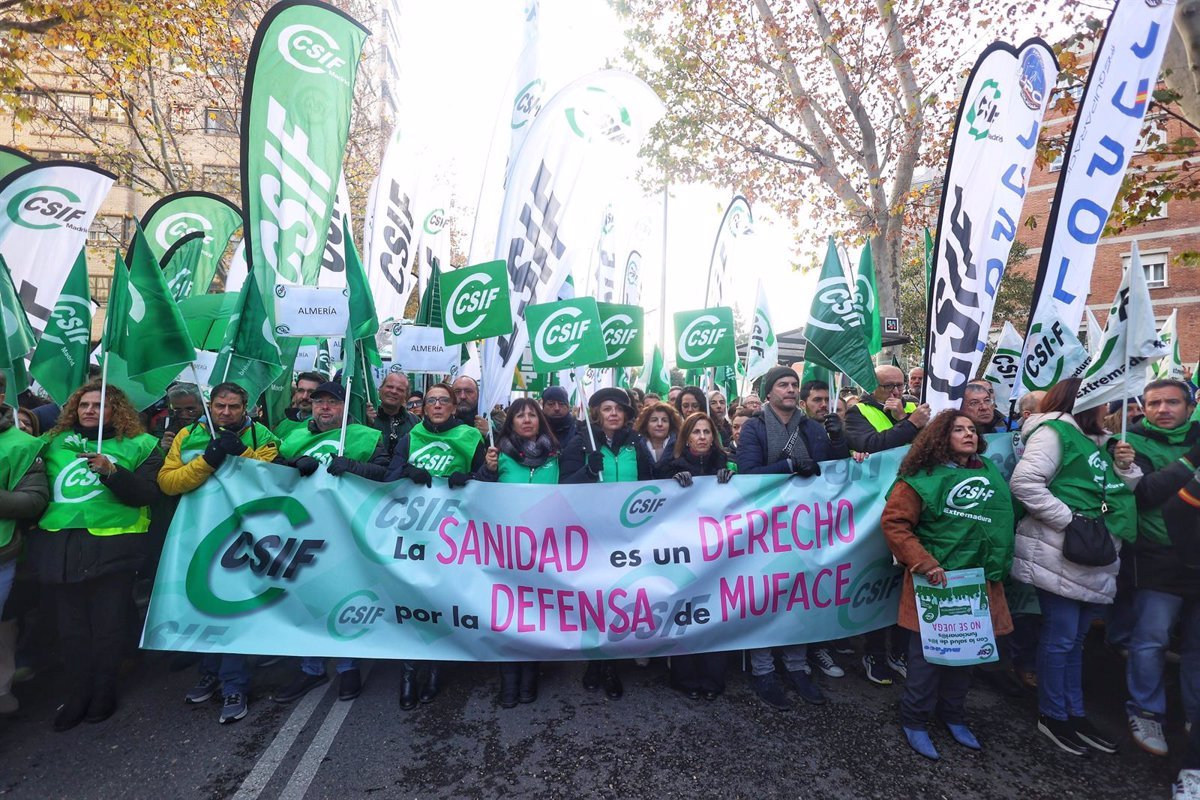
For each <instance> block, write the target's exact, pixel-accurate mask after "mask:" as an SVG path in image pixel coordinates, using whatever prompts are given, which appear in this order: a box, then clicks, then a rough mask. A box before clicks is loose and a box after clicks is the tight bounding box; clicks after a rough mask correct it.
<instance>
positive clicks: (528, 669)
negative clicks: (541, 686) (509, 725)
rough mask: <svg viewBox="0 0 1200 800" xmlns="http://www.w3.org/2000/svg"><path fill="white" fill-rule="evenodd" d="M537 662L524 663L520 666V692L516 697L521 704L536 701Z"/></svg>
mask: <svg viewBox="0 0 1200 800" xmlns="http://www.w3.org/2000/svg"><path fill="white" fill-rule="evenodd" d="M537 684H538V662H536V661H526V662H525V663H524V664H522V665H521V692H520V695H519V696H518V697H517V699H518V700H520V701H521V702H522V703H532V702H533V701H534V700H537Z"/></svg>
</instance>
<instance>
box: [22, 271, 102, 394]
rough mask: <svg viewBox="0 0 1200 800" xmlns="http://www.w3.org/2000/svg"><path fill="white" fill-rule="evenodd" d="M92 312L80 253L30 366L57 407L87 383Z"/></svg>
mask: <svg viewBox="0 0 1200 800" xmlns="http://www.w3.org/2000/svg"><path fill="white" fill-rule="evenodd" d="M93 310H94V308H93V303H92V298H91V294H90V290H89V287H88V274H87V254H86V252H85V251H84V250H80V251H79V256H78V257H77V258H76V259H75V266H73V267H72V268H71V274H70V275H68V276H67V282H66V284H65V285H64V286H63V289H62V292H61V293H60V294H59V295H58V302H56V303H55V304H54V313H53V314H52V315H51V316H50V321H49V322H48V323H47V324H46V329H45V330H44V331H42V338H41V339H39V340H38V343H37V349H36V350H34V352H33V360H32V361H30V362H29V371H30V372H32V373H33V377H35V378H37V380H38V383H40V384H41V385H42V388H43V389H45V390H46V394H48V395H50V399H51V400H53V401H54V402H56V403H58V404H59V405H60V406H62V405H66V403H67V400H68V399H69V398H70V397H71V392H73V391H75V390H76V389H78V388H79V387H80V386H82V385H83V384H84V383H86V382H87V377H88V353H89V352H90V351H91V349H92V344H91V337H92V312H93Z"/></svg>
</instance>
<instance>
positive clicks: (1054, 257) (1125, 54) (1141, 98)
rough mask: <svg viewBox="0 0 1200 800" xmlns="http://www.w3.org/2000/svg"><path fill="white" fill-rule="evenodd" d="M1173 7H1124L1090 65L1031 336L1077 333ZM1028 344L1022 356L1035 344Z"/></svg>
mask: <svg viewBox="0 0 1200 800" xmlns="http://www.w3.org/2000/svg"><path fill="white" fill-rule="evenodd" d="M1174 14H1175V0H1154V1H1153V2H1149V1H1148V0H1122V1H1121V2H1119V3H1118V4H1117V7H1116V8H1115V9H1113V13H1112V17H1111V18H1110V19H1109V23H1108V29H1107V30H1106V31H1105V33H1104V38H1103V40H1101V42H1100V47H1099V48H1098V49H1097V51H1096V55H1095V58H1094V59H1093V61H1092V71H1091V74H1090V75H1089V76H1088V82H1087V86H1086V87H1085V88H1084V90H1083V96H1082V97H1081V98H1080V102H1079V111H1078V113H1077V114H1076V115H1075V126H1074V128H1073V129H1072V131H1071V140H1070V142H1069V144H1068V145H1067V152H1066V157H1065V160H1064V161H1063V166H1062V172H1061V174H1060V177H1059V179H1058V189H1057V190H1056V191H1055V194H1054V205H1053V210H1052V212H1051V214H1050V219H1049V221H1048V222H1047V224H1046V236H1045V239H1044V241H1043V245H1042V255H1041V262H1040V263H1039V265H1038V278H1037V286H1036V288H1035V289H1034V294H1033V310H1032V313H1031V314H1030V328H1031V329H1032V328H1033V326H1034V324H1036V323H1039V322H1040V323H1043V324H1044V323H1045V322H1046V321H1047V320H1051V319H1053V318H1054V317H1055V316H1057V317H1058V318H1059V319H1061V320H1062V321H1063V322H1064V323H1066V325H1067V326H1068V327H1069V328H1071V330H1078V328H1079V323H1080V321H1081V320H1082V319H1083V312H1084V304H1085V303H1086V302H1087V296H1088V292H1089V291H1090V289H1091V282H1092V266H1093V265H1094V263H1095V260H1096V245H1097V243H1098V242H1099V241H1100V237H1101V235H1102V234H1103V232H1104V225H1105V223H1107V221H1108V215H1109V213H1110V212H1111V211H1112V207H1113V203H1114V202H1115V201H1116V197H1117V191H1118V190H1119V189H1120V188H1121V181H1122V180H1123V179H1124V177H1125V171H1126V169H1127V168H1128V166H1129V161H1130V159H1131V158H1133V155H1134V150H1135V149H1136V147H1137V141H1138V136H1139V135H1140V134H1141V130H1142V121H1143V118H1144V117H1145V116H1146V109H1147V108H1148V107H1149V105H1150V100H1151V97H1152V95H1153V93H1154V86H1155V83H1156V82H1157V80H1158V69H1159V66H1160V65H1161V64H1162V57H1163V53H1164V52H1165V50H1166V46H1167V39H1168V37H1169V35H1170V33H1171V24H1172V22H1171V19H1172V17H1173V16H1174ZM1040 343H1041V342H1040V340H1038V339H1036V338H1035V337H1029V338H1027V339H1026V342H1025V349H1026V351H1027V352H1028V351H1029V350H1030V349H1031V348H1033V347H1036V346H1038V345H1039V344H1040Z"/></svg>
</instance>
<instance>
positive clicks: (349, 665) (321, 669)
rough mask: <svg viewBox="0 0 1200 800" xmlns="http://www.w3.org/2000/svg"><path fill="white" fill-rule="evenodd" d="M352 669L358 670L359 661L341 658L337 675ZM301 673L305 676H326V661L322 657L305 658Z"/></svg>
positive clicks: (301, 662)
mask: <svg viewBox="0 0 1200 800" xmlns="http://www.w3.org/2000/svg"><path fill="white" fill-rule="evenodd" d="M352 669H358V661H356V660H355V659H353V658H339V659H338V660H337V674H338V675H341V674H342V673H343V672H349V671H350V670H352ZM300 671H301V672H303V673H304V674H305V675H324V674H325V659H324V658H322V657H321V656H305V657H304V658H302V659H300Z"/></svg>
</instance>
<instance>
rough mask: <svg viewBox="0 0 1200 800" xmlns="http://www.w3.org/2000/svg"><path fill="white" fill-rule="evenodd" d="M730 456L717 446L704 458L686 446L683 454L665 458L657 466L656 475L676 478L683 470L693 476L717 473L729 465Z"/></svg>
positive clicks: (657, 476)
mask: <svg viewBox="0 0 1200 800" xmlns="http://www.w3.org/2000/svg"><path fill="white" fill-rule="evenodd" d="M730 460H731V459H730V458H729V456H728V455H727V454H726V453H723V452H721V451H720V450H718V449H717V448H715V447H714V448H712V449H711V450H709V451H708V454H707V455H705V456H704V457H703V458H700V457H699V456H697V455H695V454H693V453H692V451H691V450H688V449H687V448H686V447H685V448H684V450H683V454H682V455H679V456H676V457H674V458H671V459H666V458H664V459H663V460H662V462H660V463H659V465H658V467H656V468H655V474H654V477H656V478H674V477H675V476H676V475H678V474H679V473H681V472H690V473H691V474H692V476H693V477H696V478H699V477H702V476H705V475H716V474H717V472H718V471H720V470H723V469H725V468H726V467H728V466H729V462H730Z"/></svg>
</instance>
